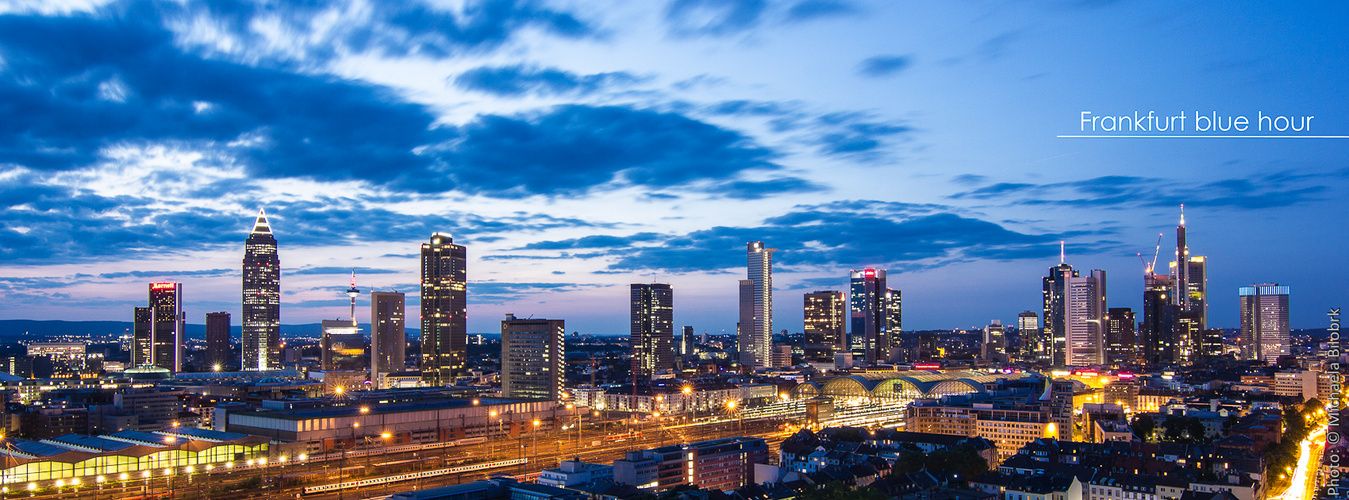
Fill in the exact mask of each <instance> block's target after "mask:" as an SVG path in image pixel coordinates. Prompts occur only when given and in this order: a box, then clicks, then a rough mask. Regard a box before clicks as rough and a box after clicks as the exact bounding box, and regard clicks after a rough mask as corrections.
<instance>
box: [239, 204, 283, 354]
mask: <svg viewBox="0 0 1349 500" xmlns="http://www.w3.org/2000/svg"><path fill="white" fill-rule="evenodd" d="M242 321H243V351H242V356H241V357H242V358H243V369H244V370H258V371H263V370H277V369H280V368H281V259H280V257H278V256H277V252H276V237H275V236H273V235H272V228H271V225H270V224H269V223H268V222H267V214H265V213H263V211H261V210H259V211H258V218H257V220H256V221H254V223H253V231H252V232H251V233H249V234H248V239H247V240H246V241H245V242H244V262H243V320H242Z"/></svg>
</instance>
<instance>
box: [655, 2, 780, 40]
mask: <svg viewBox="0 0 1349 500" xmlns="http://www.w3.org/2000/svg"><path fill="white" fill-rule="evenodd" d="M766 7H767V4H766V3H765V2H764V1H763V0H672V1H671V2H670V4H669V7H667V8H666V11H665V22H666V24H667V25H668V26H669V29H670V33H671V34H673V35H675V36H679V37H691V36H702V35H706V36H725V35H731V34H735V33H739V32H741V31H744V30H746V29H749V28H752V27H754V26H755V25H757V24H758V23H759V21H760V20H761V19H762V17H763V14H764V10H765V8H766Z"/></svg>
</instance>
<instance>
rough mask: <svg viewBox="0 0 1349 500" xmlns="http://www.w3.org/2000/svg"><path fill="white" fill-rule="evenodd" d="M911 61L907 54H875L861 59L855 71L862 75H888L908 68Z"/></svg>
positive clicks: (874, 76)
mask: <svg viewBox="0 0 1349 500" xmlns="http://www.w3.org/2000/svg"><path fill="white" fill-rule="evenodd" d="M910 64H912V61H911V60H910V58H909V57H907V56H875V57H869V58H867V59H866V60H864V61H862V64H861V65H859V66H858V68H857V72H858V73H861V74H862V76H869V77H873V78H876V77H882V76H890V75H893V74H895V73H898V72H900V71H902V70H904V69H905V68H908V67H909V65H910Z"/></svg>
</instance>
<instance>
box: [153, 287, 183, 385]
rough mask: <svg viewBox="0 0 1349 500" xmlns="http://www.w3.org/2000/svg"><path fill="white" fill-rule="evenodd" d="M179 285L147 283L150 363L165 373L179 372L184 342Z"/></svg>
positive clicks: (181, 295) (181, 288)
mask: <svg viewBox="0 0 1349 500" xmlns="http://www.w3.org/2000/svg"><path fill="white" fill-rule="evenodd" d="M182 305H183V284H182V283H175V282H160V283H150V324H151V333H150V359H149V362H148V363H147V364H152V365H155V366H158V367H160V368H163V369H165V370H169V371H171V372H180V371H182V370H183V344H184V343H186V341H187V336H186V330H187V315H186V314H185V313H184V312H183V309H182Z"/></svg>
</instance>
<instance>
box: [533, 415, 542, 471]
mask: <svg viewBox="0 0 1349 500" xmlns="http://www.w3.org/2000/svg"><path fill="white" fill-rule="evenodd" d="M542 423H543V422H540V421H539V419H537V418H536V419H534V431H533V432H531V433H530V434H533V435H534V461H535V462H538V461H539V424H542Z"/></svg>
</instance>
